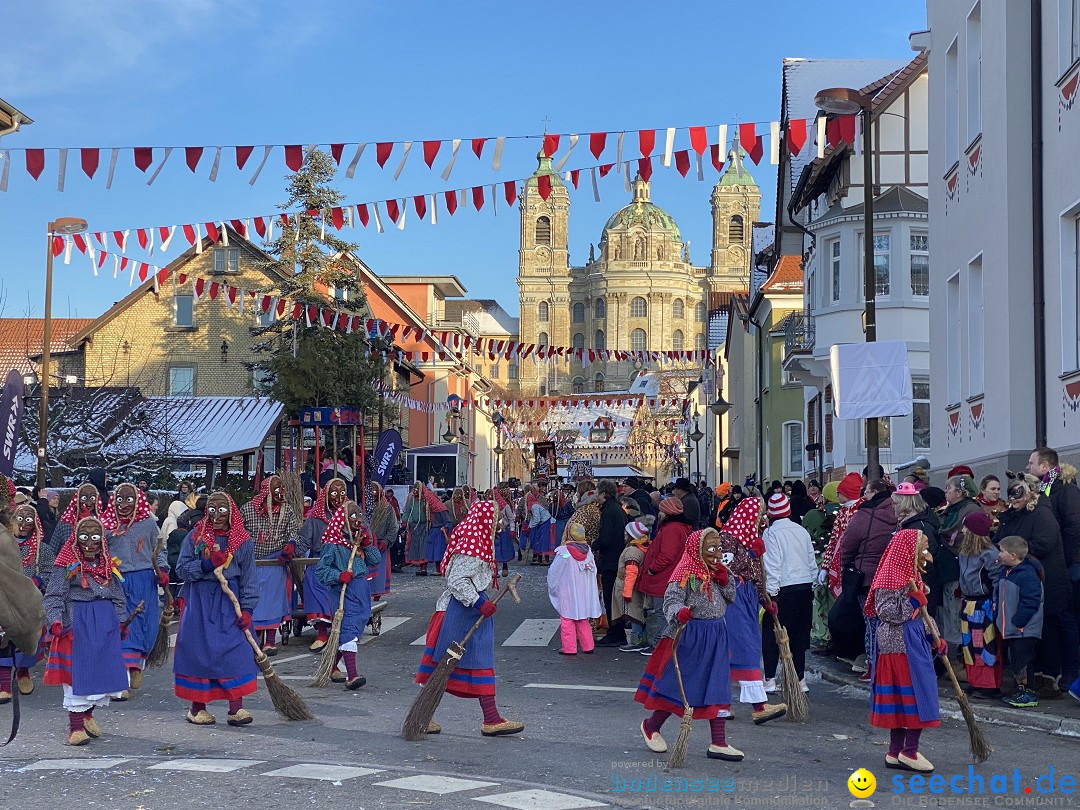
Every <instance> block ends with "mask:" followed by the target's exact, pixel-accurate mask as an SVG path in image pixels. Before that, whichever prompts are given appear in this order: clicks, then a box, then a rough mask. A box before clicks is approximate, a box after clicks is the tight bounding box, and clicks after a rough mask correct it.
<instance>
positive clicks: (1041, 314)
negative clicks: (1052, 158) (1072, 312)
mask: <svg viewBox="0 0 1080 810" xmlns="http://www.w3.org/2000/svg"><path fill="white" fill-rule="evenodd" d="M1042 50H1043V43H1042V0H1032V3H1031V293H1032V301H1033V303H1034V305H1035V309H1034V317H1035V366H1034V368H1035V446H1036V447H1046V445H1047V441H1046V284H1045V272H1044V271H1045V268H1044V263H1043V121H1042V118H1043V103H1042V98H1043V96H1042V94H1043V87H1042Z"/></svg>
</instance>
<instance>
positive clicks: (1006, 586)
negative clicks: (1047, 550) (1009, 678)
mask: <svg viewBox="0 0 1080 810" xmlns="http://www.w3.org/2000/svg"><path fill="white" fill-rule="evenodd" d="M1011 511H1015V510H1011ZM1041 572H1042V568H1041V566H1040V565H1039V562H1038V560H1035V559H1032V558H1031V557H1030V556H1028V557H1027V558H1026V559H1024V561H1023V562H1021V563H1020V564H1019V565H1015V566H1013V567H1012V568H1004V567H1003V568H1002V569H1001V572H1000V574H999V577H998V581H997V585H996V588H995V591H994V616H996V617H997V625H998V629H999V630H1000V631H1001V637H1002V638H1042V628H1043V608H1044V605H1043V583H1042V580H1041V579H1040V576H1039V575H1040V573H1041Z"/></svg>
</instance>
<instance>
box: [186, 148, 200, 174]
mask: <svg viewBox="0 0 1080 810" xmlns="http://www.w3.org/2000/svg"><path fill="white" fill-rule="evenodd" d="M202 153H203V148H202V147H201V146H185V147H184V162H185V163H187V167H188V168H189V169H191V171H192V172H194V171H195V169H196V168H197V167H198V165H199V160H200V159H201V158H202Z"/></svg>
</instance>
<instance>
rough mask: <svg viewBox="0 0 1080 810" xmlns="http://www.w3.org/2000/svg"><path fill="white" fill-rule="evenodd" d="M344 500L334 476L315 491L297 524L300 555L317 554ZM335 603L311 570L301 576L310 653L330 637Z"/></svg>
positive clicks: (342, 486) (342, 483) (342, 484)
mask: <svg viewBox="0 0 1080 810" xmlns="http://www.w3.org/2000/svg"><path fill="white" fill-rule="evenodd" d="M345 501H346V489H345V481H344V480H343V479H341V478H334V479H333V480H331V481H330V482H329V483H328V484H327V485H326V486H324V487H323V488H322V490H321V491H320V492H319V500H318V501H316V502H315V505H314V506H313V507H311V511H310V512H309V513H308V516H307V518H306V519H305V520H304V525H303V526H301V527H300V537H299V538H297V541H296V551H297V553H298V554H300V556H301V557H318V556H320V555H321V554H322V543H323V536H324V535H325V534H326V527H327V526H329V525H330V518H331V517H333V515H334V512H336V511H337V510H338V509H340V508H341V505H342V504H343V503H345ZM336 608H337V605H336V603H335V604H333V605H331V604H330V591H328V590H327V589H326V586H325V585H323V584H322V582H320V581H319V578H318V577H317V576H315V575H314V574H313V573H312V572H310V571H309V572H307V573H306V574H305V575H304V615H305V617H306V618H307V620H308V622H309V623H310V624H312V625H314V627H315V640H314V641H313V642H312V643H311V646H310V647H308V649H309V650H311V652H313V653H317V652H321V651H322V648H323V647H325V646H326V642H327V641H329V640H330V625H331V623H332V622H333V621H334V610H335V609H336Z"/></svg>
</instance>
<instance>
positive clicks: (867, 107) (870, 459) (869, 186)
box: [814, 87, 881, 481]
mask: <svg viewBox="0 0 1080 810" xmlns="http://www.w3.org/2000/svg"><path fill="white" fill-rule="evenodd" d="M814 104H816V105H817V108H818V109H819V110H821V111H822V112H825V113H830V114H832V115H855V114H861V115H862V152H863V298H864V299H865V301H866V303H865V309H864V311H863V317H864V319H865V321H866V324H865V334H866V342H867V343H873V342H875V341H876V340H877V305H876V301H875V295H876V287H877V284H876V279H875V274H874V253H873V246H874V183H873V174H874V161H873V156H872V155H871V153H870V152H871V149H872V147H873V141H872V139H871V137H870V136H871V132H870V124H871V120H870V118H871V116H870V113H871V106H872V104H871V99H870V97H869V96H868V95H866V94H865V93H862V92H860V91H858V90H854V89H852V88H850V87H830V88H828V89H826V90H822V91H820V92H819V93H818V94H817V95H816V96H814ZM878 441H879V440H878V419H877V417H872V418H870V419H867V420H866V480H867V481H874V480H876V479H877V478H878V477H879V476H878V469H879V467H880V466H881V463H880V461H879V460H878V457H879V453H878Z"/></svg>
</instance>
